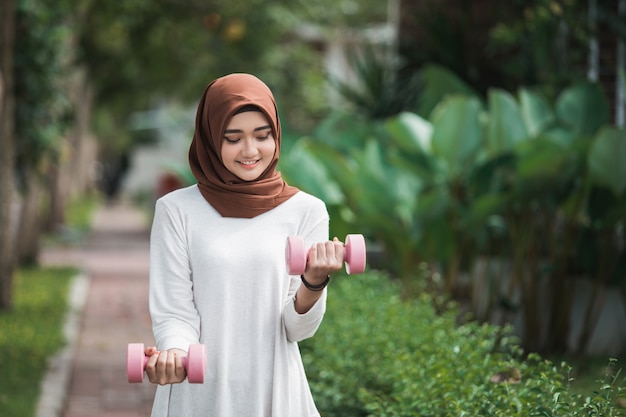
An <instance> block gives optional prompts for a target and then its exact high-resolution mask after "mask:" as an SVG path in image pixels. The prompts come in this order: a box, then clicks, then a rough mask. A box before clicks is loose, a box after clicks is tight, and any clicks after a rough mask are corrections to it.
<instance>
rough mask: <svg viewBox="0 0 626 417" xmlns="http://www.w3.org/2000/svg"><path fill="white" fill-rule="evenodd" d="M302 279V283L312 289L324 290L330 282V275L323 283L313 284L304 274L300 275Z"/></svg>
mask: <svg viewBox="0 0 626 417" xmlns="http://www.w3.org/2000/svg"><path fill="white" fill-rule="evenodd" d="M300 279H301V280H302V284H303V285H304V286H305V287H306V288H307V289H309V290H311V291H322V290H323V289H324V288H326V286H327V285H328V283H329V282H330V275H328V276H326V279H325V280H324V282H322V283H321V284H312V283H310V282H309V281H307V280H306V278H304V274H302V275H300Z"/></svg>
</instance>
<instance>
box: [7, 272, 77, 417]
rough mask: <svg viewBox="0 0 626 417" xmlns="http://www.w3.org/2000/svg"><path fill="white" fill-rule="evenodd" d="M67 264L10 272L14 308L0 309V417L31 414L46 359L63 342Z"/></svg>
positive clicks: (68, 273)
mask: <svg viewBox="0 0 626 417" xmlns="http://www.w3.org/2000/svg"><path fill="white" fill-rule="evenodd" d="M76 274H77V271H76V270H75V269H72V268H45V269H39V268H25V269H20V270H19V271H17V273H16V276H15V281H14V285H15V293H14V294H15V303H14V304H15V308H14V310H13V311H10V312H0V416H7V417H8V416H11V417H31V416H33V415H34V414H35V409H36V407H37V400H38V397H39V393H40V392H39V391H40V383H41V380H42V378H43V376H44V373H45V371H46V369H47V361H48V359H49V357H50V356H51V355H54V354H55V353H57V352H58V351H59V349H61V348H62V347H63V346H64V345H65V342H66V341H65V337H64V336H63V321H64V319H65V314H66V312H67V306H68V294H69V286H70V281H71V279H72V278H73V277H74V276H76Z"/></svg>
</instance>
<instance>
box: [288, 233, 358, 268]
mask: <svg viewBox="0 0 626 417" xmlns="http://www.w3.org/2000/svg"><path fill="white" fill-rule="evenodd" d="M345 247H346V253H345V257H344V262H345V264H346V272H347V273H348V274H362V273H363V271H365V238H364V237H363V235H348V236H346V242H345ZM308 254H309V252H308V250H306V249H305V247H304V240H303V239H302V238H301V237H299V236H289V237H288V238H287V246H286V248H285V260H286V263H287V271H289V275H300V274H303V273H304V270H305V269H306V262H307V258H308Z"/></svg>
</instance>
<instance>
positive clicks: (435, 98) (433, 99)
mask: <svg viewBox="0 0 626 417" xmlns="http://www.w3.org/2000/svg"><path fill="white" fill-rule="evenodd" d="M420 79H421V80H422V85H423V90H422V95H421V97H420V100H419V102H420V103H419V109H418V113H419V114H421V115H423V116H425V117H430V114H431V112H432V111H433V110H434V109H435V108H436V107H437V104H438V103H440V102H442V101H444V100H445V99H446V98H448V97H450V96H452V95H464V96H471V97H478V94H477V93H476V92H475V91H474V90H473V89H472V88H471V87H470V86H469V85H468V84H466V83H465V82H463V81H462V80H461V79H460V78H459V77H458V76H457V75H456V74H454V73H453V72H452V71H450V70H449V69H447V68H444V67H440V66H438V65H426V66H424V68H423V69H422V70H421V71H420Z"/></svg>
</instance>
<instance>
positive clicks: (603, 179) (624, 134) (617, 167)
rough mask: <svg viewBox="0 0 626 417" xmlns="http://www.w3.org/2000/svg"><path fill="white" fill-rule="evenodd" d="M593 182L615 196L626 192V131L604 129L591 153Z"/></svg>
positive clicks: (590, 168)
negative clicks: (606, 188) (607, 189)
mask: <svg viewBox="0 0 626 417" xmlns="http://www.w3.org/2000/svg"><path fill="white" fill-rule="evenodd" d="M588 164H589V165H588V166H589V174H590V176H591V180H592V181H593V182H594V183H595V184H597V185H602V186H605V187H608V188H609V189H610V190H611V191H612V192H613V193H615V195H621V194H623V193H624V192H626V130H624V129H615V128H610V127H605V128H603V129H602V130H601V131H600V132H599V133H598V135H597V136H596V137H595V139H594V142H593V144H592V145H591V149H590V151H589V159H588Z"/></svg>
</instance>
